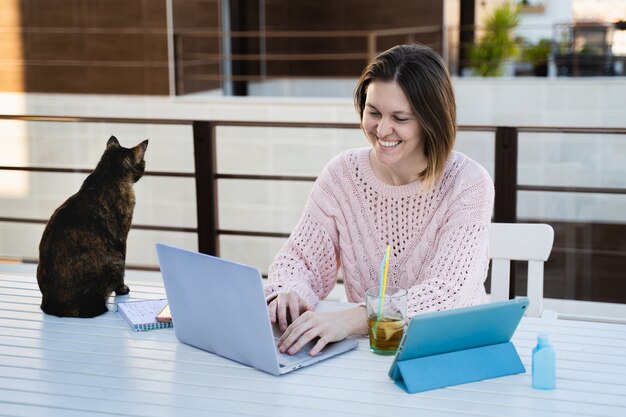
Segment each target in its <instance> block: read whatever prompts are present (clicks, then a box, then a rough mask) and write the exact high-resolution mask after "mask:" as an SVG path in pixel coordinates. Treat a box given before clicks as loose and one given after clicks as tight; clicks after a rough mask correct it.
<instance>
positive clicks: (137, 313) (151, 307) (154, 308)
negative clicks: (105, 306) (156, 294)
mask: <svg viewBox="0 0 626 417" xmlns="http://www.w3.org/2000/svg"><path fill="white" fill-rule="evenodd" d="M165 306H167V300H166V299H161V300H142V301H128V302H125V303H117V311H118V312H119V313H120V315H121V316H122V317H123V318H124V320H126V323H128V325H129V326H130V328H131V329H133V330H134V331H136V332H140V331H145V330H153V329H163V328H166V327H172V323H171V322H169V323H167V322H159V321H158V320H157V319H156V317H157V315H158V314H159V313H160V312H161V311H162V310H163V308H164V307H165Z"/></svg>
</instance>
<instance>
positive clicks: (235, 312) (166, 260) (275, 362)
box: [156, 243, 358, 375]
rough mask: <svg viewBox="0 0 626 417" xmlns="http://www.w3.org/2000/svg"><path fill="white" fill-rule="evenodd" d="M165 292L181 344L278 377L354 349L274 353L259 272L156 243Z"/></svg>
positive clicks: (337, 346)
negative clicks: (311, 352) (315, 353)
mask: <svg viewBox="0 0 626 417" xmlns="http://www.w3.org/2000/svg"><path fill="white" fill-rule="evenodd" d="M156 250H157V256H158V259H159V264H160V267H161V274H162V275H163V283H164V285H165V293H166V295H167V300H168V303H169V306H170V312H171V314H172V321H173V322H174V332H175V333H176V337H177V338H178V340H180V341H181V342H183V343H185V344H188V345H191V346H194V347H196V348H199V349H202V350H205V351H207V352H211V353H214V354H216V355H219V356H222V357H224V358H228V359H231V360H233V361H236V362H239V363H241V364H244V365H247V366H251V367H254V368H256V369H258V370H260V371H263V372H267V373H270V374H272V375H282V374H285V373H287V372H291V371H294V370H296V369H299V368H302V367H305V366H308V365H312V364H314V363H316V362H320V361H323V360H325V359H328V358H331V357H333V356H336V355H339V354H340V353H343V352H346V351H348V350H351V349H354V348H355V347H357V345H358V341H357V340H354V339H345V340H342V341H340V342H335V343H330V344H328V345H326V347H324V349H323V350H322V351H321V352H320V353H319V354H317V355H316V356H310V355H309V353H308V352H309V350H310V349H311V348H312V347H313V345H314V344H315V340H314V341H312V342H310V343H309V344H308V345H306V346H304V347H303V348H302V349H301V350H300V352H298V353H297V354H295V355H288V354H284V353H280V352H279V351H278V348H277V340H278V337H280V330H279V329H278V326H277V325H275V324H274V325H272V323H271V321H270V319H269V314H268V311H267V303H266V300H265V294H264V291H263V280H262V277H261V272H260V271H259V270H258V269H257V268H253V267H251V266H247V265H243V264H240V263H236V262H232V261H228V260H225V259H222V258H218V257H215V256H210V255H205V254H201V253H198V252H192V251H188V250H185V249H181V248H176V247H173V246H168V245H164V244H160V243H157V245H156Z"/></svg>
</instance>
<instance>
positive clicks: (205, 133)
mask: <svg viewBox="0 0 626 417" xmlns="http://www.w3.org/2000/svg"><path fill="white" fill-rule="evenodd" d="M193 150H194V162H195V173H196V212H197V215H198V251H199V252H202V253H206V254H208V255H214V256H219V240H218V236H217V225H218V210H217V208H218V206H217V179H216V171H217V164H216V156H215V126H214V125H213V124H212V123H211V122H198V121H195V122H193Z"/></svg>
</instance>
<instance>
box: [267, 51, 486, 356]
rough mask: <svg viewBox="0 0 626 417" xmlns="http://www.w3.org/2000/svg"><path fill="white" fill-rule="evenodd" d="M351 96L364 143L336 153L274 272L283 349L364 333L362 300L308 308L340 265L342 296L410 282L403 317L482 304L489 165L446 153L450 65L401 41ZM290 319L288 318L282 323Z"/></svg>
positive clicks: (451, 128)
mask: <svg viewBox="0 0 626 417" xmlns="http://www.w3.org/2000/svg"><path fill="white" fill-rule="evenodd" d="M354 101H355V106H356V109H357V111H358V112H359V115H360V118H361V127H362V129H363V132H364V133H365V136H366V138H367V140H368V141H369V143H370V145H371V147H369V148H365V149H354V150H349V151H345V152H343V153H341V154H340V155H338V156H337V157H335V158H334V159H333V160H332V161H331V162H330V163H329V164H328V165H327V166H326V167H325V168H324V170H323V172H322V173H321V174H320V176H319V177H318V179H317V181H316V183H315V185H314V187H313V190H312V191H311V194H310V196H309V200H308V202H307V205H306V208H305V210H304V213H303V215H302V217H301V219H300V221H299V222H298V224H297V225H296V227H295V229H294V231H293V232H292V234H291V236H290V238H289V240H288V242H287V243H286V244H285V246H284V247H283V248H282V249H281V251H280V252H279V253H278V255H277V256H276V259H275V261H274V263H273V264H272V266H271V267H270V270H269V282H268V284H267V286H266V288H265V292H266V296H267V297H268V303H269V305H268V309H269V314H270V318H271V320H272V322H278V324H279V326H280V328H281V330H283V331H284V333H283V335H282V337H281V338H280V340H279V342H278V344H279V350H280V351H281V352H288V353H291V354H293V353H296V352H297V351H299V350H300V349H301V348H302V346H304V345H305V344H306V343H307V342H309V341H311V340H313V339H315V338H319V340H318V341H317V343H316V344H315V346H314V347H313V348H312V349H311V351H310V354H311V355H316V354H317V353H319V351H320V350H321V349H322V348H323V347H324V346H325V345H326V344H327V343H329V342H332V341H337V340H341V339H343V338H345V337H347V336H349V335H353V334H366V333H367V317H366V314H365V308H364V307H363V306H362V305H359V306H358V307H355V308H351V309H348V310H344V311H338V312H326V313H321V312H315V309H314V306H315V304H316V303H317V302H318V301H319V300H321V299H324V298H325V297H326V296H327V295H328V294H329V293H330V291H331V289H332V288H333V286H334V285H335V281H336V276H337V271H338V269H339V267H341V268H342V271H343V275H344V284H345V288H346V293H347V297H348V301H351V302H357V303H362V302H363V300H364V294H365V290H366V289H367V288H369V287H373V286H375V285H378V284H379V265H380V261H381V259H382V257H383V254H384V251H385V249H386V247H387V244H389V245H391V256H390V261H389V268H388V271H389V272H388V283H389V284H390V285H397V286H401V287H403V288H406V289H407V290H408V291H409V296H408V316H409V317H411V316H413V315H415V314H417V313H419V312H423V311H435V310H442V309H447V308H454V307H463V306H469V305H474V304H480V303H483V302H485V301H486V294H485V288H484V281H485V278H486V276H487V268H488V264H489V259H488V250H487V245H488V234H489V229H488V228H489V222H490V219H491V213H492V209H493V198H494V188H493V182H492V180H491V178H490V177H489V175H488V174H487V172H486V171H485V170H484V169H483V168H482V167H481V166H480V165H478V164H477V163H476V162H474V161H473V160H471V159H469V158H468V157H467V156H465V155H463V154H461V153H459V152H455V151H453V150H452V148H453V145H454V140H455V136H456V104H455V100H454V92H453V90H452V85H451V82H450V77H449V75H448V72H447V69H446V66H445V63H444V62H443V60H442V59H441V57H440V56H439V55H437V54H436V53H435V52H434V51H433V50H432V49H430V48H428V47H426V46H423V45H418V44H413V45H400V46H396V47H394V48H391V49H390V50H388V51H386V52H383V53H382V54H380V55H379V56H377V57H376V58H375V59H374V60H373V62H371V63H370V64H369V65H368V66H367V67H366V68H365V70H364V71H363V74H362V75H361V78H360V79H359V82H358V84H357V87H356V90H355V94H354ZM289 322H291V324H289V325H288V323H289Z"/></svg>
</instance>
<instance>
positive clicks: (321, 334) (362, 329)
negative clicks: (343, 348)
mask: <svg viewBox="0 0 626 417" xmlns="http://www.w3.org/2000/svg"><path fill="white" fill-rule="evenodd" d="M366 333H367V318H366V316H365V308H364V307H362V306H359V307H356V308H351V309H348V310H341V311H332V312H316V311H307V312H305V313H304V314H302V315H301V316H299V317H298V318H297V319H296V321H294V322H293V323H291V325H289V327H287V330H285V332H284V333H283V335H282V336H281V337H280V339H279V340H278V349H279V350H280V351H281V352H283V353H284V352H287V353H289V354H290V355H293V354H295V353H297V352H298V351H300V349H302V347H303V346H304V345H306V344H307V343H309V342H310V341H311V340H313V339H315V338H317V337H318V338H319V340H318V341H317V343H316V344H315V346H313V348H312V349H311V350H310V351H309V355H311V356H315V355H317V354H318V353H319V352H321V350H322V349H323V348H324V346H326V345H327V344H328V343H330V342H336V341H339V340H343V339H345V338H346V337H348V336H350V335H354V334H366Z"/></svg>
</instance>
